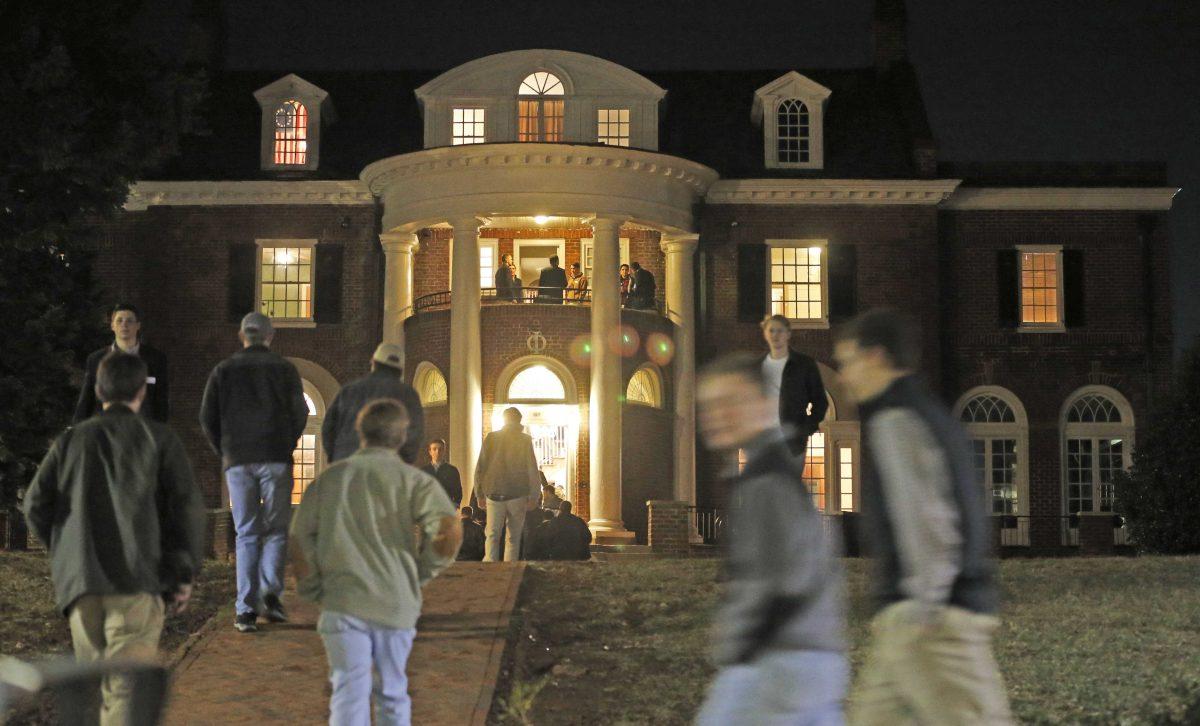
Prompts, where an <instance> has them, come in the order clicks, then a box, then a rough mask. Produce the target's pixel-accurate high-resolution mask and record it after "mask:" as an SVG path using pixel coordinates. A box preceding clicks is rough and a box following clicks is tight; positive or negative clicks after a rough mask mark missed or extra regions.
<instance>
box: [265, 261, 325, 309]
mask: <svg viewBox="0 0 1200 726" xmlns="http://www.w3.org/2000/svg"><path fill="white" fill-rule="evenodd" d="M261 259H262V264H261V266H260V274H261V277H262V281H263V284H262V285H260V286H259V295H260V300H259V305H258V309H259V310H261V311H262V312H263V313H264V314H266V315H268V316H269V317H272V318H292V319H309V318H311V317H312V312H311V306H310V305H309V304H308V302H307V301H308V300H311V299H312V278H313V271H312V249H311V248H310V247H264V248H263V251H262V256H261Z"/></svg>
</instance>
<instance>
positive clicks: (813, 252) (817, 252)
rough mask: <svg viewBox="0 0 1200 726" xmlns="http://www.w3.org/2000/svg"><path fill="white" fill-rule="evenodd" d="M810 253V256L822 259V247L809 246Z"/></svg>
mask: <svg viewBox="0 0 1200 726" xmlns="http://www.w3.org/2000/svg"><path fill="white" fill-rule="evenodd" d="M808 254H809V255H810V256H811V257H812V258H813V259H814V260H819V259H821V248H820V247H809V248H808Z"/></svg>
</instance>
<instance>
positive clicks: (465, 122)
mask: <svg viewBox="0 0 1200 726" xmlns="http://www.w3.org/2000/svg"><path fill="white" fill-rule="evenodd" d="M484 113H485V109H482V108H456V109H454V121H453V127H454V128H453V132H452V133H453V136H452V140H451V143H452V144H453V145H455V146H458V145H460V144H482V143H483V142H484V140H485V137H484Z"/></svg>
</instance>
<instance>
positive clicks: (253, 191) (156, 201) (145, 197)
mask: <svg viewBox="0 0 1200 726" xmlns="http://www.w3.org/2000/svg"><path fill="white" fill-rule="evenodd" d="M258 204H304V205H310V204H329V205H354V206H373V205H374V204H375V197H374V196H373V195H372V194H371V192H370V190H368V189H367V185H366V184H364V183H363V182H361V181H358V180H357V179H346V180H328V181H325V180H322V181H140V182H137V183H135V184H134V185H133V186H131V187H130V189H129V196H128V197H127V198H126V199H125V211H127V212H141V211H145V210H147V209H149V208H150V207H168V206H169V207H184V206H186V207H193V206H194V207H217V206H228V205H258Z"/></svg>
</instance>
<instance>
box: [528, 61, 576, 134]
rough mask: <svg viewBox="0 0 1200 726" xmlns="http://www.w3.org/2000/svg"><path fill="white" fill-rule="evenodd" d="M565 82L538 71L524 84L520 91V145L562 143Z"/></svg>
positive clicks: (531, 74)
mask: <svg viewBox="0 0 1200 726" xmlns="http://www.w3.org/2000/svg"><path fill="white" fill-rule="evenodd" d="M565 92H566V91H565V89H564V88H563V84H562V81H560V80H559V79H558V77H557V76H555V75H554V74H553V73H547V72H546V71H537V72H536V73H530V74H529V75H528V76H526V77H525V80H523V81H521V86H520V88H519V89H518V90H517V95H518V96H520V98H519V99H518V100H517V141H562V132H563V101H562V98H561V96H563V95H564V94H565Z"/></svg>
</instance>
